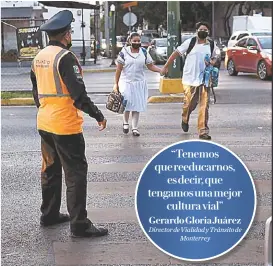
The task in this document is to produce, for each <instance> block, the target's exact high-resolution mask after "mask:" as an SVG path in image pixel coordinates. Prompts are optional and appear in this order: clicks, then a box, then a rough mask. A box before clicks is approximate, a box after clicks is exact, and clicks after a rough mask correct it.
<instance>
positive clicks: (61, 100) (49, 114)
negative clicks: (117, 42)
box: [31, 10, 108, 237]
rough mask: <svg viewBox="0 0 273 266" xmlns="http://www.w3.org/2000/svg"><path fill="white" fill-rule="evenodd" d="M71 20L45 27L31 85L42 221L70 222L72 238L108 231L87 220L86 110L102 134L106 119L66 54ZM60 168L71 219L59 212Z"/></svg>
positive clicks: (65, 16) (68, 16) (65, 15)
mask: <svg viewBox="0 0 273 266" xmlns="http://www.w3.org/2000/svg"><path fill="white" fill-rule="evenodd" d="M72 20H73V15H72V13H71V12H70V11H68V10H64V11H61V12H59V13H57V14H56V15H54V16H53V17H52V18H51V19H49V20H48V21H47V22H46V23H45V24H43V25H42V26H41V28H40V29H41V31H45V32H46V33H47V34H48V36H49V40H50V41H49V45H48V46H47V47H46V48H44V49H43V50H41V51H40V52H39V53H38V54H37V56H36V57H35V58H34V60H33V62H32V69H31V81H32V84H33V97H34V100H35V103H36V105H37V107H38V114H37V128H38V131H39V134H40V136H41V149H42V158H43V160H42V170H41V185H42V205H41V212H42V215H41V218H40V223H41V225H42V226H49V225H53V224H59V223H63V222H68V221H70V230H71V235H72V236H73V237H90V236H103V235H106V234H107V233H108V230H107V229H104V228H96V227H95V226H94V225H93V224H92V222H91V221H90V220H89V219H88V218H87V211H86V193H87V192H86V190H87V168H88V166H87V161H86V157H85V141H84V137H83V133H82V131H83V129H82V124H83V113H82V111H83V112H84V113H87V114H89V116H90V117H92V118H94V119H96V120H97V122H98V125H99V126H100V130H103V129H105V127H106V119H105V118H104V116H103V114H102V113H101V111H100V110H99V109H98V108H97V107H96V105H95V104H94V103H93V102H92V101H91V100H90V98H89V97H88V96H87V93H86V89H85V85H84V82H83V75H82V68H81V66H80V63H79V61H78V60H77V57H76V56H75V55H74V54H73V53H72V52H71V51H69V50H68V49H69V48H70V47H71V22H72ZM62 168H63V169H64V173H65V181H66V186H67V190H66V197H67V208H68V212H69V215H66V214H61V213H60V205H61V197H62V193H61V190H62Z"/></svg>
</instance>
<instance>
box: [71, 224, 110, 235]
mask: <svg viewBox="0 0 273 266" xmlns="http://www.w3.org/2000/svg"><path fill="white" fill-rule="evenodd" d="M107 234H108V229H106V228H96V227H95V226H94V225H91V226H90V227H89V228H87V229H85V230H75V231H71V237H99V236H105V235H107Z"/></svg>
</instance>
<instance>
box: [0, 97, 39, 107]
mask: <svg viewBox="0 0 273 266" xmlns="http://www.w3.org/2000/svg"><path fill="white" fill-rule="evenodd" d="M29 105H35V102H34V100H33V99H32V98H11V99H1V106H29Z"/></svg>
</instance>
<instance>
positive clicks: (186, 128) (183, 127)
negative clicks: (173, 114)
mask: <svg viewBox="0 0 273 266" xmlns="http://www.w3.org/2000/svg"><path fill="white" fill-rule="evenodd" d="M181 127H182V129H183V131H184V132H188V131H189V124H187V123H185V122H183V121H182V123H181Z"/></svg>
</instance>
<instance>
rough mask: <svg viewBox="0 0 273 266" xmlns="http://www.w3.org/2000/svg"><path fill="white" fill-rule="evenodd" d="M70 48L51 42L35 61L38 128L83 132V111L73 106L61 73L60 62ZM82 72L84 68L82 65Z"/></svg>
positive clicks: (58, 131)
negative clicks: (38, 103) (38, 105)
mask: <svg viewBox="0 0 273 266" xmlns="http://www.w3.org/2000/svg"><path fill="white" fill-rule="evenodd" d="M68 53H70V51H68V50H66V49H63V48H61V47H59V46H53V45H49V46H47V47H46V48H44V49H43V50H42V51H40V52H39V53H38V54H37V55H36V57H35V58H34V60H33V62H32V70H33V72H34V73H35V76H36V80H37V88H38V97H39V102H40V107H39V110H38V114H37V128H38V129H39V130H44V131H47V132H50V133H54V134H57V135H72V134H78V133H81V132H82V123H83V114H82V111H80V110H78V109H77V108H75V107H74V105H73V103H74V101H73V100H72V98H71V97H70V94H69V92H68V90H67V87H66V85H65V84H64V83H63V80H62V78H61V76H60V73H59V62H60V60H61V59H62V57H63V56H65V55H66V54H68ZM79 71H80V73H79V74H81V75H82V69H81V68H79Z"/></svg>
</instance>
